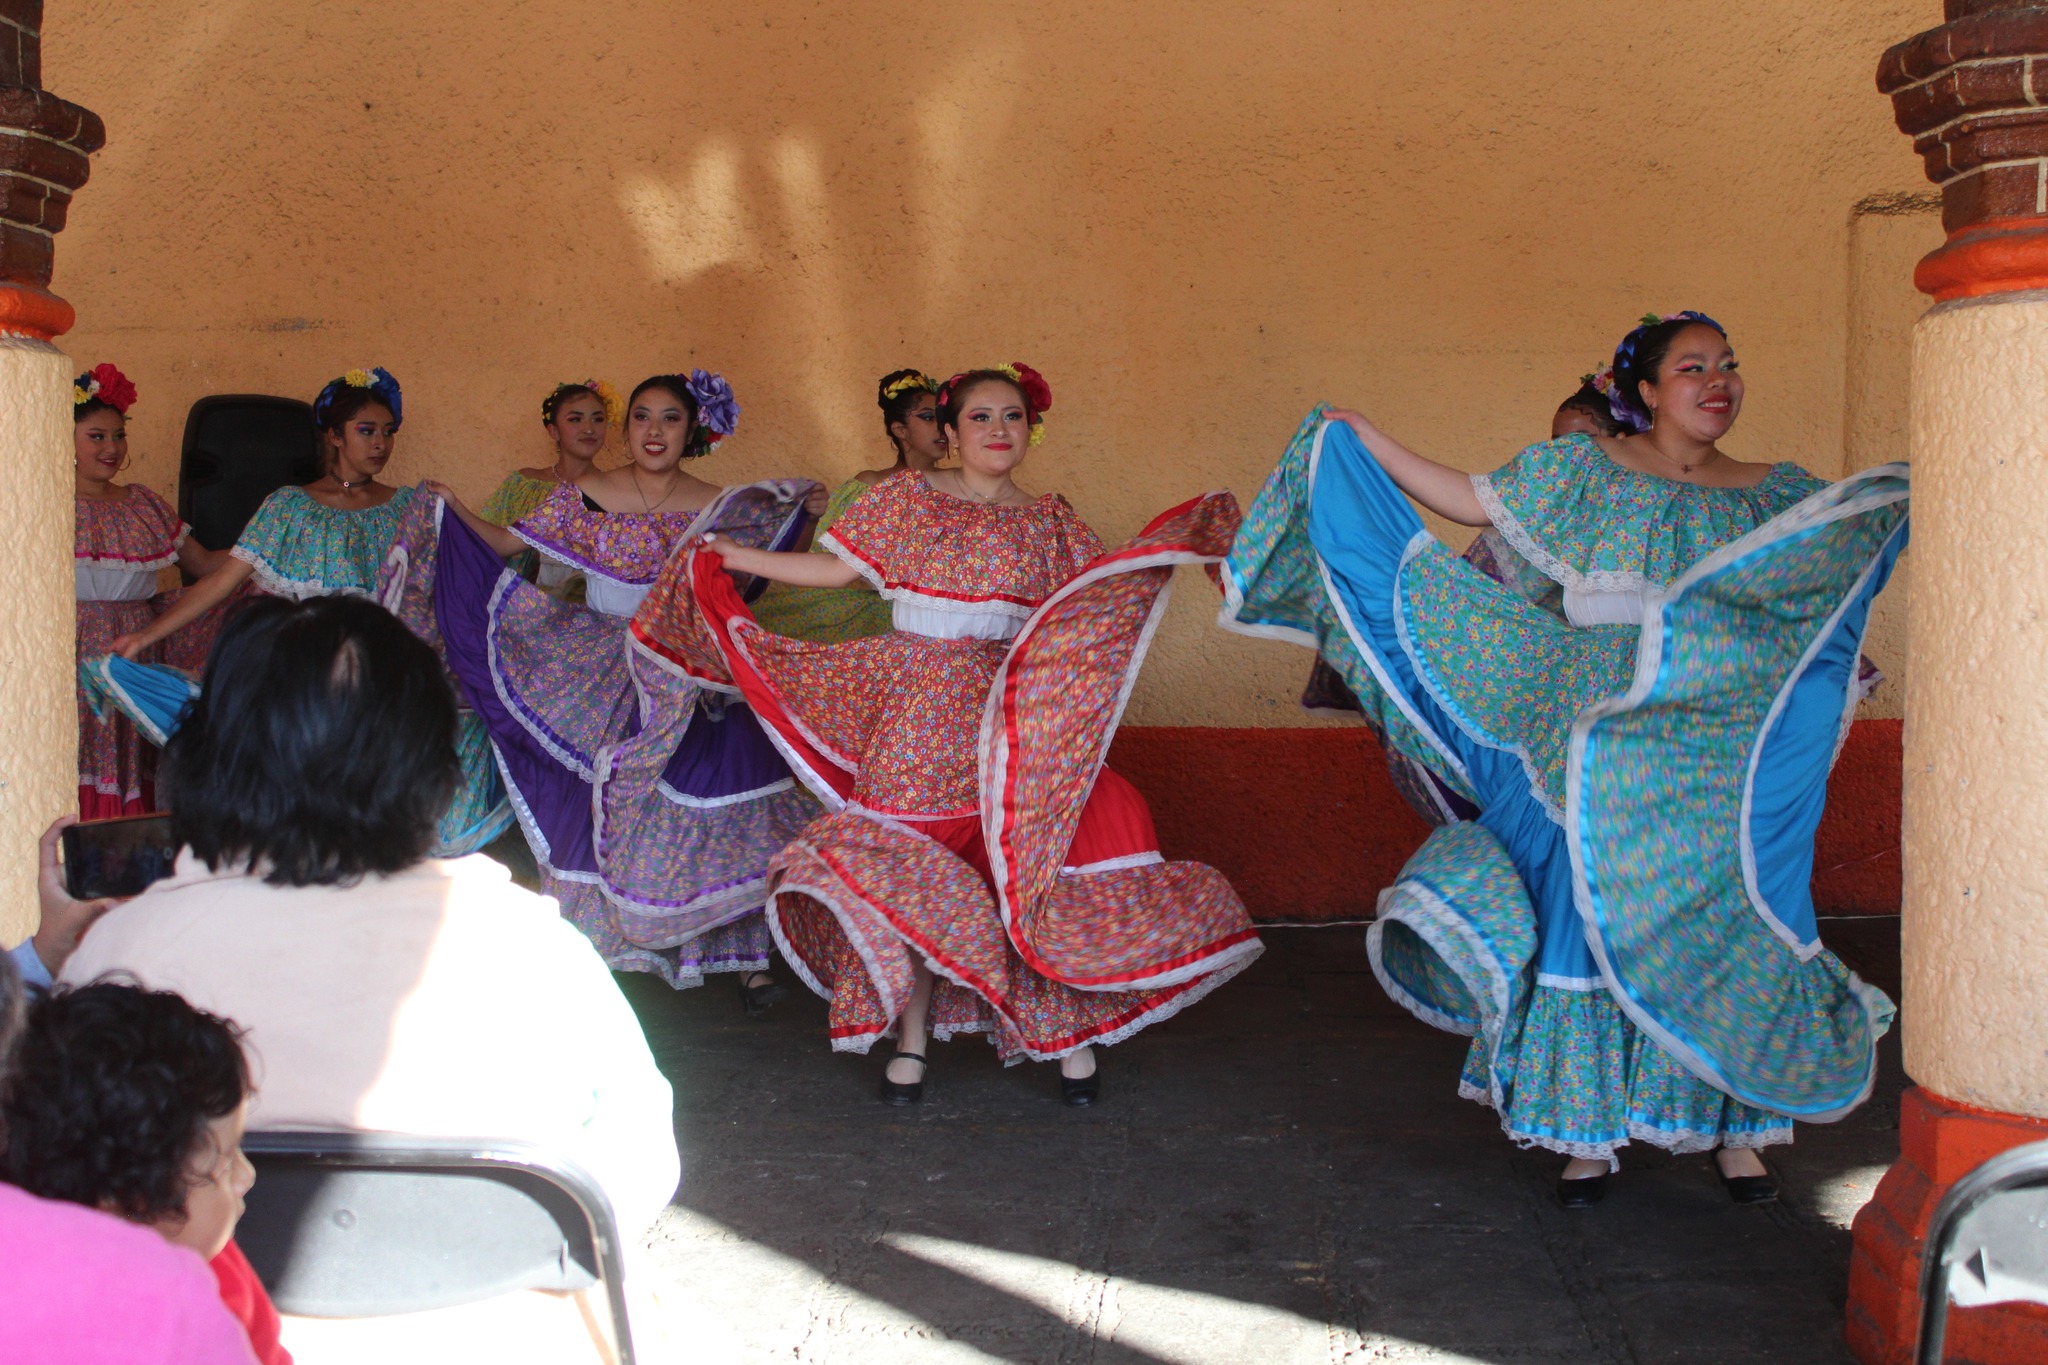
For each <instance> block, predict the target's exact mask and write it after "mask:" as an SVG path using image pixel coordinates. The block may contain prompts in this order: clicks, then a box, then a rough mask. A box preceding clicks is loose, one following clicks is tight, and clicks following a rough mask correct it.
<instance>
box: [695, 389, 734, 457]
mask: <svg viewBox="0 0 2048 1365" xmlns="http://www.w3.org/2000/svg"><path fill="white" fill-rule="evenodd" d="M688 387H689V390H690V397H692V398H694V399H696V400H697V425H698V426H699V427H701V428H703V429H704V430H705V431H706V432H708V433H710V435H709V437H708V438H707V439H706V440H705V442H704V444H705V446H706V447H707V448H708V447H710V446H714V445H717V444H718V443H719V441H721V440H723V439H724V438H725V437H727V436H730V435H732V434H733V432H734V431H735V430H737V429H738V427H739V424H740V405H739V400H738V399H736V398H734V397H733V396H732V385H730V384H728V383H726V382H725V377H724V376H723V375H716V374H713V373H711V371H709V370H691V371H690V380H689V385H688Z"/></svg>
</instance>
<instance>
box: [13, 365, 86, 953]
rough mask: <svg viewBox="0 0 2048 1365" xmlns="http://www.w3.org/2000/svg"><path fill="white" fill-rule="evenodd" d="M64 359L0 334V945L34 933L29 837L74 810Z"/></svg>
mask: <svg viewBox="0 0 2048 1365" xmlns="http://www.w3.org/2000/svg"><path fill="white" fill-rule="evenodd" d="M71 373H72V370H71V363H70V362H69V361H68V360H66V359H65V357H64V354H63V352H61V351H59V350H58V349H57V348H56V347H54V346H52V345H50V344H49V343H48V342H43V341H32V340H30V339H29V338H27V337H19V336H0V459H4V460H5V461H6V467H7V470H8V477H7V496H6V497H5V498H0V558H4V560H5V562H6V563H7V565H8V566H9V567H8V577H9V589H8V599H7V607H6V610H5V611H0V660H5V661H6V662H5V669H4V672H0V677H4V678H5V680H6V695H7V705H6V706H4V707H0V946H5V947H12V946H13V945H15V944H17V943H19V942H21V940H22V939H24V938H26V937H28V935H30V934H31V933H34V932H35V928H36V924H37V921H38V917H39V915H40V911H39V909H38V907H37V904H36V841H37V838H38V836H40V835H41V834H42V832H43V829H44V827H45V826H47V825H48V824H49V823H50V821H51V820H53V819H55V818H56V817H57V816H59V815H61V814H63V813H64V812H65V811H74V812H75V811H76V810H77V809H78V748H77V742H78V703H77V701H76V699H75V696H76V694H75V691H74V689H75V688H76V686H77V669H76V667H75V666H74V652H73V649H72V643H71V642H72V638H73V633H74V631H75V630H76V629H77V610H76V608H74V607H73V606H72V600H71V564H70V562H69V561H68V560H66V559H65V558H64V552H65V551H66V550H67V549H69V548H70V547H71V541H72V526H71V462H70V458H69V457H70V454H71V424H70V423H69V422H67V421H66V420H65V412H64V406H63V405H64V401H65V399H66V397H67V396H68V395H69V394H70V392H71V385H70V383H69V380H68V377H69V375H70V374H71Z"/></svg>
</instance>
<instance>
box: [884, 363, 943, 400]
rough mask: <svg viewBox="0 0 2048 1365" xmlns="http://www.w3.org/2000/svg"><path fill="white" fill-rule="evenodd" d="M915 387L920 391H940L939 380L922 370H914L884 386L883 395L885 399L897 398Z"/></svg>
mask: <svg viewBox="0 0 2048 1365" xmlns="http://www.w3.org/2000/svg"><path fill="white" fill-rule="evenodd" d="M913 389H914V390H916V391H918V392H920V393H937V392H938V391H939V381H938V380H936V379H934V378H932V377H931V376H930V375H928V374H926V373H925V372H924V371H922V370H912V371H911V372H910V373H909V374H906V375H904V376H903V377H902V378H901V379H899V380H897V381H896V382H895V383H893V384H891V385H889V386H888V387H886V388H884V389H883V390H882V397H883V398H884V399H889V398H895V397H898V396H899V395H901V394H906V393H909V392H911V391H912V390H913Z"/></svg>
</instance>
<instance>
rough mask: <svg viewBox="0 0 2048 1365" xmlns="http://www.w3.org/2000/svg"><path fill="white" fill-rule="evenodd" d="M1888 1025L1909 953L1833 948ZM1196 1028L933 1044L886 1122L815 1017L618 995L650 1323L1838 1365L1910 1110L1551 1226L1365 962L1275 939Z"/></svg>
mask: <svg viewBox="0 0 2048 1365" xmlns="http://www.w3.org/2000/svg"><path fill="white" fill-rule="evenodd" d="M1825 928H1826V929H1827V930H1828V931H1829V932H1828V938H1829V941H1830V943H1831V945H1832V946H1834V947H1835V948H1836V950H1837V951H1838V952H1840V953H1841V954H1842V955H1843V956H1844V957H1845V958H1846V959H1848V961H1849V962H1850V964H1851V965H1852V966H1853V967H1855V968H1856V969H1857V970H1859V971H1861V972H1862V973H1863V974H1864V975H1865V976H1866V977H1868V978H1869V979H1871V980H1873V981H1875V982H1876V983H1877V984H1879V985H1880V986H1882V987H1883V988H1884V989H1886V990H1887V991H1890V992H1893V993H1894V995H1896V989H1897V984H1898V921H1897V920H1896V919H1859V920H1833V921H1826V922H1825ZM1267 941H1268V944H1269V950H1268V952H1267V954H1266V956H1265V957H1264V958H1263V959H1261V960H1260V961H1259V962H1258V963H1257V964H1255V965H1254V966H1253V967H1252V969H1251V970H1250V971H1248V972H1247V973H1246V974H1245V975H1244V976H1242V977H1240V978H1239V979H1238V980H1237V981H1235V982H1232V983H1230V984H1229V985H1226V986H1225V987H1223V988H1222V989H1221V990H1220V991H1218V992H1217V993H1216V994H1215V995H1214V996H1212V997H1211V998H1210V999H1209V1000H1208V1001H1206V1002H1204V1003H1202V1004H1200V1005H1198V1006H1196V1007H1195V1008H1194V1009H1192V1010H1190V1011H1189V1012H1188V1013H1187V1014H1186V1015H1184V1016H1182V1017H1180V1018H1178V1019H1174V1020H1171V1021H1169V1022H1167V1023H1166V1024H1164V1025H1162V1026H1159V1027H1156V1028H1154V1029H1151V1030H1149V1031H1147V1032H1146V1033H1144V1034H1142V1035H1140V1036H1139V1037H1138V1038H1136V1039H1134V1040H1132V1041H1131V1042H1129V1043H1126V1044H1124V1045H1122V1046H1120V1047H1117V1048H1113V1049H1111V1050H1109V1051H1108V1052H1107V1053H1106V1054H1105V1062H1104V1073H1103V1074H1104V1100H1105V1102H1104V1104H1103V1105H1102V1106H1101V1107H1100V1108H1098V1109H1095V1110H1093V1111H1086V1110H1080V1111H1076V1110H1068V1109H1065V1108H1063V1107H1062V1106H1061V1105H1060V1103H1059V1101H1058V1098H1057V1081H1056V1079H1055V1070H1054V1068H1052V1067H1050V1066H1021V1067H1015V1068H1011V1069H1009V1070H1004V1069H1003V1068H1002V1067H1000V1066H998V1065H997V1063H996V1060H995V1055H994V1052H993V1050H992V1049H991V1048H990V1047H989V1046H988V1045H987V1044H986V1043H984V1042H982V1041H980V1040H979V1039H962V1040H958V1041H955V1042H953V1043H951V1044H942V1045H937V1046H936V1047H935V1048H934V1051H933V1066H932V1069H931V1076H930V1080H929V1083H928V1085H927V1090H926V1100H925V1103H924V1104H923V1105H922V1106H921V1107H918V1108H915V1109H909V1110H898V1109H889V1108H886V1107H884V1106H883V1105H882V1104H880V1103H879V1102H878V1101H877V1100H876V1099H875V1098H874V1089H875V1082H876V1079H877V1077H878V1076H879V1074H880V1067H881V1063H880V1060H879V1058H872V1059H871V1058H858V1057H851V1056H842V1055H836V1054H833V1053H831V1052H830V1051H828V1050H827V1048H826V1043H825V1037H824V1016H825V1012H824V1007H823V1005H822V1003H821V1002H819V1001H818V1000H816V999H815V998H812V997H811V996H809V995H807V994H800V995H798V996H797V997H796V998H793V999H792V1000H791V1001H790V1002H789V1003H787V1004H784V1005H782V1006H780V1007H779V1008H777V1009H776V1010H775V1011H774V1012H773V1013H772V1014H770V1015H769V1016H768V1017H766V1018H764V1019H761V1020H758V1021H756V1020H749V1019H747V1018H745V1017H744V1016H743V1015H742V1014H741V1012H740V1008H739V1003H738V1000H737V999H736V997H735V994H734V991H733V990H732V988H731V985H730V983H729V982H727V981H726V980H724V979H723V978H720V979H719V980H718V981H717V982H716V983H715V984H714V985H713V986H711V987H708V988H706V989H703V990H698V991H690V992H685V993H682V994H676V993H673V992H670V991H669V990H668V989H667V988H666V987H664V986H662V985H661V984H660V983H659V982H657V981H655V980H654V979H652V978H650V977H644V976H641V977H633V978H629V979H627V980H626V983H625V984H626V987H627V990H628V994H629V996H630V998H631V999H632V1001H633V1002H634V1005H635V1007H636V1008H637V1009H638V1010H639V1012H640V1015H641V1018H642V1019H643V1020H644V1021H645V1022H646V1025H647V1029H648V1034H649V1037H650V1039H651V1040H652V1042H653V1044H654V1049H655V1054H656V1056H657V1057H658V1058H659V1059H660V1061H661V1063H662V1066H663V1067H664V1069H665V1070H666V1071H667V1072H668V1074H669V1076H670V1077H671V1078H672V1079H673V1081H674V1082H675V1086H676V1093H677V1131H678V1133H679V1134H680V1136H681V1140H682V1144H683V1161H684V1171H685V1174H684V1182H683V1187H682V1192H681V1195H680V1197H679V1199H678V1203H677V1207H676V1208H675V1209H673V1210H671V1212H670V1213H669V1215H668V1216H667V1218H666V1219H665V1221H664V1222H663V1224H662V1225H661V1227H660V1228H659V1229H658V1230H657V1232H656V1233H655V1240H656V1248H655V1254H656V1259H657V1262H658V1264H659V1266H660V1268H661V1269H662V1271H663V1272H664V1273H663V1277H662V1278H663V1283H662V1284H661V1286H660V1293H661V1294H662V1297H663V1299H664V1300H665V1310H664V1312H663V1317H664V1318H665V1319H667V1320H668V1322H669V1323H670V1324H671V1326H672V1328H673V1329H674V1330H675V1332H676V1334H677V1335H678V1336H679V1338H680V1339H681V1341H682V1342H683V1343H685V1344H686V1346H687V1347H688V1348H689V1349H690V1350H692V1351H693V1352H694V1353H695V1358H697V1359H701V1360H705V1361H735V1362H749V1363H750V1365H751V1363H752V1362H767V1361H806V1362H817V1363H821V1365H837V1363H838V1362H875V1363H876V1365H881V1363H882V1362H889V1363H890V1365H902V1363H907V1362H926V1361H933V1362H937V1361H947V1362H954V1361H1010V1362H1020V1363H1022V1362H1031V1363H1032V1365H1039V1363H1040V1362H1044V1363H1045V1365H1052V1363H1053V1362H1060V1363H1061V1365H1068V1363H1069V1362H1072V1363H1074V1365H1079V1363H1080V1362H1098V1363H1100V1365H1108V1363H1109V1362H1133V1363H1134V1365H1137V1363H1150V1362H1175V1365H1179V1363H1180V1362H1247V1365H1251V1363H1256V1365H1293V1363H1294V1362H1311V1361H1313V1362H1340V1361H1342V1362H1363V1361H1375V1362H1381V1361H1387V1362H1393V1361H1401V1362H1407V1361H1416V1362H1420V1361H1432V1362H1468V1361H1472V1362H1487V1363H1488V1365H1509V1363H1510V1362H1515V1363H1517V1365H1519V1363H1520V1362H1558V1363H1559V1365H1564V1363H1565V1362H1570V1363H1571V1365H1623V1363H1624V1362H1627V1363H1628V1365H1649V1362H1673V1363H1674V1365H1676V1363H1679V1362H1683V1363H1685V1365H1695V1363H1696V1365H1709V1363H1710V1362H1711V1365H1740V1363H1741V1362H1765V1361H1770V1362H1783V1365H1821V1363H1823V1362H1848V1361H1849V1359H1850V1357H1849V1355H1848V1353H1847V1351H1846V1349H1845V1348H1844V1347H1843V1346H1842V1344H1841V1323H1842V1304H1843V1297H1844V1293H1845V1285H1846V1281H1847V1275H1848V1263H1849V1231H1848V1229H1849V1221H1850V1219H1851V1218H1852V1217H1853V1216H1854V1214H1855V1212H1856V1210H1857V1209H1858V1208H1859V1207H1860V1206H1861V1205H1862V1204H1863V1202H1864V1201H1865V1200H1867V1199H1868V1198H1869V1197H1870V1194H1871V1192H1872V1189H1873V1188H1874V1186H1875V1184H1876V1181H1877V1178H1878V1176H1879V1175H1880V1174H1881V1173H1882V1172H1883V1170H1884V1168H1885V1166H1886V1165H1887V1164H1888V1163H1889V1162H1890V1161H1891V1159H1892V1158H1893V1156H1894V1155H1895V1154H1896V1151H1897V1145H1896V1144H1897V1132H1896V1126H1897V1100H1898V1093H1899V1090H1900V1087H1901V1085H1902V1084H1903V1081H1902V1077H1901V1075H1900V1072H1899V1067H1898V1048H1897V1034H1896V1033H1894V1034H1893V1036H1892V1037H1891V1038H1890V1039H1887V1041H1886V1056H1885V1075H1884V1078H1883V1080H1882V1081H1881V1082H1880V1084H1879V1086H1878V1092H1877V1096H1876V1098H1875V1099H1874V1100H1873V1101H1872V1102H1871V1103H1870V1104H1869V1105H1867V1106H1866V1107H1865V1108H1864V1109H1862V1110H1861V1111H1859V1112H1858V1113H1857V1114H1855V1115H1854V1116H1852V1117H1851V1118H1850V1119H1848V1120H1847V1121H1845V1122H1843V1123H1840V1124H1836V1125H1833V1126H1828V1127H1801V1128H1800V1129H1799V1140H1798V1142H1797V1143H1796V1144H1795V1145H1794V1146H1792V1147H1791V1148H1775V1149H1773V1155H1772V1156H1771V1158H1770V1159H1771V1161H1772V1162H1773V1164H1774V1166H1775V1167H1776V1169H1777V1170H1778V1171H1779V1172H1780V1174H1781V1176H1782V1178H1783V1181H1784V1184H1785V1191H1786V1198H1785V1200H1784V1202H1782V1203H1780V1204H1778V1205H1775V1206H1767V1207H1761V1208H1737V1207H1735V1206H1734V1205H1732V1204H1730V1203H1729V1202H1728V1200H1727V1198H1726V1197H1725V1196H1724V1195H1723V1193H1722V1192H1721V1189H1720V1186H1719V1185H1718V1183H1717V1182H1716V1181H1715V1179H1714V1176H1713V1173H1712V1170H1711V1167H1710V1164H1709V1159H1708V1158H1707V1157H1705V1156H1689V1157H1682V1158H1671V1157H1667V1156H1665V1155H1663V1154H1661V1153H1658V1152H1655V1151H1652V1150H1649V1149H1631V1150H1630V1151H1629V1152H1626V1153H1624V1167H1623V1170H1622V1174H1621V1175H1620V1177H1619V1178H1618V1179H1617V1180H1616V1181H1615V1182H1614V1184H1613V1185H1612V1187H1611V1188H1610V1191H1609V1194H1608V1198H1607V1202H1606V1203H1605V1204H1604V1205H1602V1206H1600V1207H1598V1208H1596V1209H1592V1210H1588V1211H1584V1212H1577V1213H1566V1212H1565V1211H1564V1210H1563V1209H1561V1208H1559V1207H1558V1206H1557V1204H1556V1203H1555V1201H1554V1200H1553V1198H1552V1197H1551V1192H1550V1186H1551V1181H1552V1179H1553V1177H1554V1176H1555V1174H1556V1172H1557V1170H1558V1169H1559V1168H1560V1166H1561V1164H1562V1159H1561V1158H1559V1157H1555V1156H1552V1155H1549V1154H1546V1153H1541V1152H1523V1151H1518V1150H1517V1149H1515V1148H1513V1147H1512V1146H1510V1145H1509V1144H1508V1142H1507V1141H1506V1139H1505V1138H1503V1137H1502V1136H1501V1134H1500V1131H1499V1128H1498V1127H1497V1126H1496V1124H1495V1123H1494V1120H1493V1117H1492V1114H1491V1113H1490V1111H1488V1110H1485V1109H1482V1108H1480V1107H1479V1106H1478V1105H1475V1104H1471V1103H1468V1102H1466V1101H1462V1100H1459V1099H1458V1098H1457V1097H1456V1094H1455V1084H1456V1073H1457V1069H1458V1064H1459V1060H1460V1058H1461V1056H1462V1052H1463V1048H1464V1042H1463V1040H1462V1039H1457V1038H1453V1037H1450V1036H1448V1035H1445V1034H1442V1033H1438V1032H1435V1031H1434V1030H1432V1029H1429V1028H1427V1027H1425V1026H1424V1025H1422V1024H1420V1023H1418V1022H1416V1021H1415V1020H1413V1019H1411V1018H1409V1017H1408V1016H1407V1015H1406V1014H1404V1013H1402V1012H1401V1011H1400V1010H1399V1009H1397V1008H1396V1007H1395V1006H1394V1005H1393V1004H1392V1002H1390V1001H1389V1000H1388V999H1387V997H1386V996H1385V995H1384V994H1383V993H1382V992H1381V990H1380V988H1379V986H1378V984H1377V983H1376V982H1375V981H1374V979H1373V977H1372V974H1371V972H1370V971H1369V970H1368V968H1367V966H1366V962H1365V953H1364V949H1363V935H1362V933H1361V931H1359V930H1357V929H1354V928H1342V929H1317V930H1280V931H1273V932H1270V933H1269V934H1268V939H1267Z"/></svg>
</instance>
